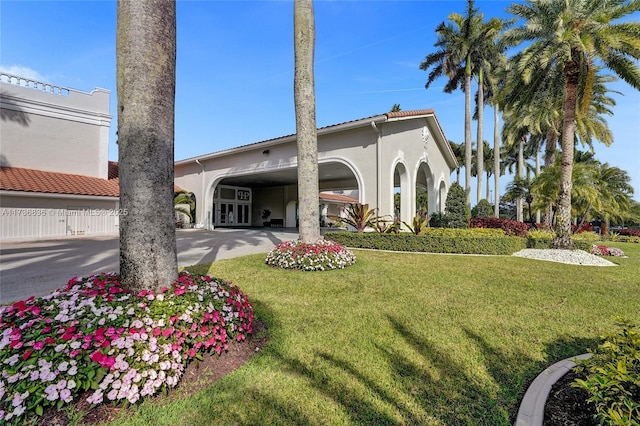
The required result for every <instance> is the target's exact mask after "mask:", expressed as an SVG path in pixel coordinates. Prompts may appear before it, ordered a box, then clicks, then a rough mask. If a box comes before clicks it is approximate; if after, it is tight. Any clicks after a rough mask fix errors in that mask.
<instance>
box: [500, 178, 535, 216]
mask: <svg viewBox="0 0 640 426" xmlns="http://www.w3.org/2000/svg"><path fill="white" fill-rule="evenodd" d="M532 182H533V181H532V179H530V178H528V177H524V178H522V177H519V176H515V177H514V178H513V181H512V182H511V183H510V184H509V185H507V188H506V192H505V194H504V197H505V199H507V200H511V201H515V200H521V201H524V202H526V203H527V210H528V211H529V222H530V223H533V222H534V221H533V215H532V213H533V211H532V210H531V204H532V203H533V199H534V196H533V192H532V190H531V187H532V184H533V183H532Z"/></svg>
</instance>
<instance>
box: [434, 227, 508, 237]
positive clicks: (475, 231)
mask: <svg viewBox="0 0 640 426" xmlns="http://www.w3.org/2000/svg"><path fill="white" fill-rule="evenodd" d="M424 235H426V236H429V237H446V238H473V237H497V238H500V237H504V232H502V230H501V229H485V228H467V229H460V228H427V229H425V232H424Z"/></svg>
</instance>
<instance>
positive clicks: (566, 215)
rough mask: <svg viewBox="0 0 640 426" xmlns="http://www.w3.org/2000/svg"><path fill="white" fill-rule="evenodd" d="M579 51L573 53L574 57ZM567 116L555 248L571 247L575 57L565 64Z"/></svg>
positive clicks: (577, 68) (575, 83)
mask: <svg viewBox="0 0 640 426" xmlns="http://www.w3.org/2000/svg"><path fill="white" fill-rule="evenodd" d="M577 56H578V54H577V53H576V52H572V56H571V57H572V58H576V57H577ZM564 74H565V89H564V117H563V120H562V155H561V157H560V188H559V191H558V203H557V204H558V211H557V215H558V221H557V224H556V227H557V231H556V232H557V234H558V236H557V237H556V239H555V240H554V241H553V247H554V248H561V249H571V248H573V243H572V242H571V189H572V186H573V182H572V180H571V175H572V173H573V147H574V142H573V138H574V135H575V127H576V121H575V120H576V99H577V88H578V80H579V75H580V70H579V65H578V63H577V62H576V61H575V60H572V61H569V62H567V63H566V64H565V67H564Z"/></svg>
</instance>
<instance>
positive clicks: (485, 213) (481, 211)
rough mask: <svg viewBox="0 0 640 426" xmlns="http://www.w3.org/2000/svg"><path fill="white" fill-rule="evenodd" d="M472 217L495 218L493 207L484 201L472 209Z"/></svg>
mask: <svg viewBox="0 0 640 426" xmlns="http://www.w3.org/2000/svg"><path fill="white" fill-rule="evenodd" d="M471 217H493V206H492V205H491V203H489V201H487V200H485V199H482V200H480V201H479V202H478V204H476V206H475V207H474V208H472V209H471Z"/></svg>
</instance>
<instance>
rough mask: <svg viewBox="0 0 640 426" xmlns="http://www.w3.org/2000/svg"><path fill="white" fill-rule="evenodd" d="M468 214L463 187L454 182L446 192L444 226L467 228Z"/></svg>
mask: <svg viewBox="0 0 640 426" xmlns="http://www.w3.org/2000/svg"><path fill="white" fill-rule="evenodd" d="M469 216H470V212H469V210H467V205H466V196H465V192H464V189H462V186H460V184H459V183H457V182H454V183H452V184H451V187H450V188H449V192H448V193H447V200H446V202H445V217H444V226H445V227H446V228H468V227H469Z"/></svg>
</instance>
